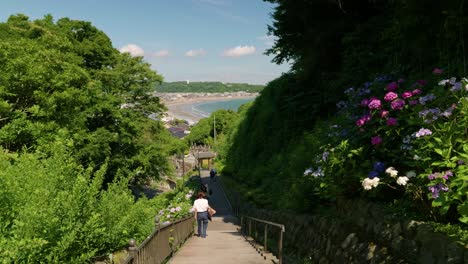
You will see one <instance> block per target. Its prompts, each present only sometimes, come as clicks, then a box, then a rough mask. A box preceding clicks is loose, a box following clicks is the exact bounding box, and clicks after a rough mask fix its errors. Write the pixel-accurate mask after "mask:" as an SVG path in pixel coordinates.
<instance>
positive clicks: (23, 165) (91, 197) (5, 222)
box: [0, 143, 192, 263]
mask: <svg viewBox="0 0 468 264" xmlns="http://www.w3.org/2000/svg"><path fill="white" fill-rule="evenodd" d="M52 148H53V152H54V154H53V155H52V156H49V155H46V154H44V153H34V154H30V153H22V154H21V155H20V154H11V153H8V152H6V151H5V150H3V149H2V150H1V152H0V166H1V168H2V170H0V183H1V186H2V187H1V188H0V205H1V207H2V210H1V211H0V223H2V225H1V226H0V262H1V263H86V262H87V261H88V260H89V259H90V258H92V257H94V256H99V255H103V254H109V253H111V252H112V251H113V250H117V249H120V248H121V247H123V246H126V245H127V243H128V241H129V240H130V239H131V238H134V239H136V240H137V242H138V243H141V242H142V241H143V240H144V239H145V238H146V237H147V236H148V234H150V233H151V232H152V230H153V228H154V220H153V219H154V216H155V215H156V214H157V213H158V212H159V211H162V212H165V211H166V210H167V211H169V210H170V208H175V207H179V208H180V209H178V210H175V209H173V211H174V212H173V213H170V212H167V214H166V213H165V214H164V217H161V222H163V221H173V220H174V219H177V218H179V217H181V216H183V215H187V213H188V209H189V208H190V205H191V202H192V201H191V195H190V194H191V192H189V190H188V189H187V188H180V189H179V190H177V192H174V193H165V194H163V195H160V196H158V197H157V198H154V199H151V200H148V199H146V198H141V199H139V200H138V201H137V202H135V200H134V196H133V195H132V194H131V193H130V191H129V189H128V187H127V185H128V179H125V177H123V176H122V177H120V178H119V180H118V181H115V182H113V183H111V184H110V185H109V186H108V188H107V190H102V189H101V185H102V183H103V180H104V175H105V172H106V171H105V170H106V168H107V163H106V164H104V166H101V169H100V170H99V171H97V172H93V170H92V168H88V169H86V168H83V167H82V166H79V165H77V164H76V162H75V160H74V158H72V157H71V156H70V154H69V153H67V151H66V150H65V147H64V146H63V145H62V144H59V143H58V144H55V145H54V146H52ZM189 193H190V194H189ZM166 208H168V209H166Z"/></svg>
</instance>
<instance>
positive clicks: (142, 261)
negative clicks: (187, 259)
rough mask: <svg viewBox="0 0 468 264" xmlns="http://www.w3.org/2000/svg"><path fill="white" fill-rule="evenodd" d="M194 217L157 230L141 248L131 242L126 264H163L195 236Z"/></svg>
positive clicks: (133, 241)
mask: <svg viewBox="0 0 468 264" xmlns="http://www.w3.org/2000/svg"><path fill="white" fill-rule="evenodd" d="M193 222H194V217H193V215H191V216H188V217H185V218H183V219H180V220H178V221H175V222H173V223H170V224H168V225H165V226H162V227H160V226H159V227H158V228H156V229H155V230H154V231H153V232H152V233H151V235H149V236H148V237H147V238H146V239H145V240H144V241H143V242H142V243H141V244H140V246H138V247H136V246H135V240H133V239H132V240H131V241H130V245H129V257H128V258H127V259H126V260H125V262H124V264H146V263H148V264H149V263H158V264H159V263H163V262H164V261H165V260H166V259H167V258H168V257H170V256H171V255H172V253H173V252H174V251H175V250H176V248H177V247H179V246H180V245H181V244H182V243H183V242H184V241H185V240H186V239H187V238H188V237H189V236H191V235H193V232H194V230H193Z"/></svg>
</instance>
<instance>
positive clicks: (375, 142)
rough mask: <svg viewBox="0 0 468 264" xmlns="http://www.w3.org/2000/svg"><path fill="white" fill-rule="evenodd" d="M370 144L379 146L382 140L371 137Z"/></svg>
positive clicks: (377, 137)
mask: <svg viewBox="0 0 468 264" xmlns="http://www.w3.org/2000/svg"><path fill="white" fill-rule="evenodd" d="M371 143H372V145H379V144H380V143H382V138H381V137H379V136H375V137H372V138H371Z"/></svg>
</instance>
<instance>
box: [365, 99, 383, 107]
mask: <svg viewBox="0 0 468 264" xmlns="http://www.w3.org/2000/svg"><path fill="white" fill-rule="evenodd" d="M367 106H368V107H369V109H380V107H382V102H381V101H380V100H379V99H376V98H372V99H371V100H370V102H369V104H368V105H367Z"/></svg>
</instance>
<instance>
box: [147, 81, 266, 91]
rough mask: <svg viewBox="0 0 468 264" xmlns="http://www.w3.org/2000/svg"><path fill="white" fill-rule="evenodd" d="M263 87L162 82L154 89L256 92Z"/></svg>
mask: <svg viewBox="0 0 468 264" xmlns="http://www.w3.org/2000/svg"><path fill="white" fill-rule="evenodd" d="M263 87H264V86H263V85H254V84H247V83H221V82H190V83H187V82H164V83H158V84H156V87H155V90H156V91H157V92H161V93H226V92H247V93H258V92H260V91H261V90H262V89H263Z"/></svg>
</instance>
